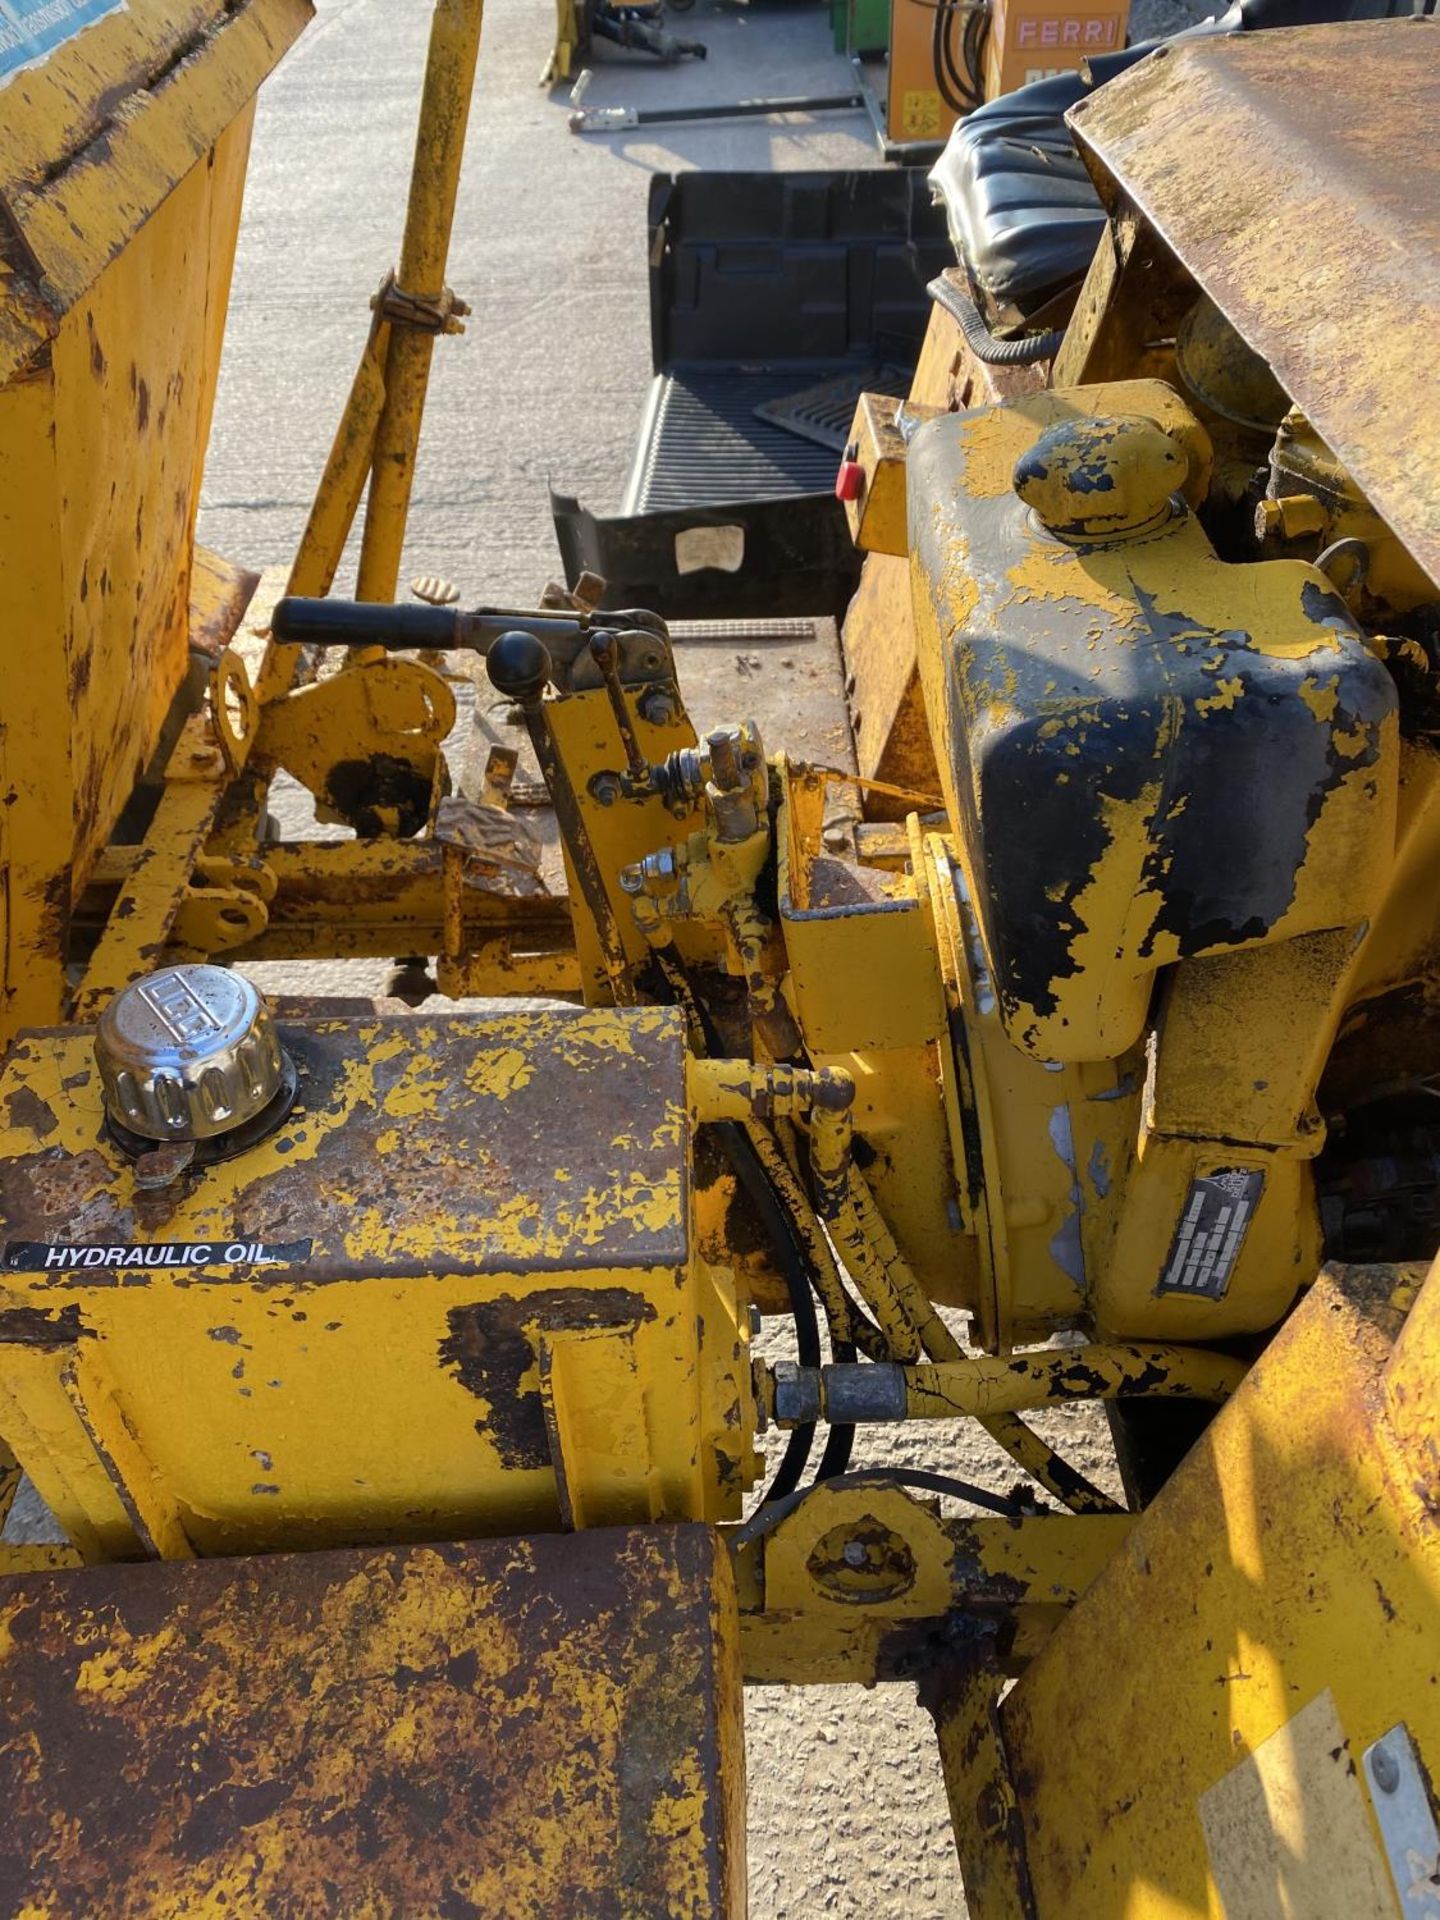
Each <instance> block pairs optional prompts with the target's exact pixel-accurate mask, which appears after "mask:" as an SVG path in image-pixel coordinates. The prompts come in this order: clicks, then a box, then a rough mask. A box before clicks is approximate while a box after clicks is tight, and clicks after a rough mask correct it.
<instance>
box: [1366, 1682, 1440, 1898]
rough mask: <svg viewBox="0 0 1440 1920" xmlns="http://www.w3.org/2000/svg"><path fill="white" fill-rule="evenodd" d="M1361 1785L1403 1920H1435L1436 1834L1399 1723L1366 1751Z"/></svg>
mask: <svg viewBox="0 0 1440 1920" xmlns="http://www.w3.org/2000/svg"><path fill="white" fill-rule="evenodd" d="M1365 1784H1366V1786H1367V1787H1369V1789H1370V1804H1371V1806H1372V1807H1373V1808H1374V1810H1375V1818H1376V1820H1377V1822H1378V1823H1379V1827H1380V1837H1381V1839H1382V1840H1383V1841H1384V1842H1385V1858H1386V1860H1387V1862H1388V1863H1389V1867H1390V1877H1391V1878H1392V1879H1393V1880H1394V1882H1395V1891H1396V1893H1397V1894H1398V1896H1399V1899H1400V1911H1401V1913H1402V1914H1403V1915H1404V1916H1405V1920H1440V1832H1437V1831H1436V1827H1435V1810H1434V1808H1433V1807H1432V1806H1431V1804H1430V1791H1429V1788H1428V1786H1427V1785H1426V1780H1425V1771H1424V1768H1423V1767H1422V1766H1421V1764H1420V1757H1419V1755H1418V1754H1417V1753H1416V1751H1415V1745H1414V1742H1413V1741H1412V1740H1411V1738H1410V1732H1409V1729H1408V1728H1407V1727H1406V1725H1405V1722H1404V1721H1403V1720H1401V1721H1399V1722H1398V1723H1397V1724H1396V1725H1395V1726H1393V1727H1391V1729H1390V1731H1389V1732H1388V1733H1385V1734H1382V1735H1381V1736H1380V1738H1379V1739H1378V1740H1377V1741H1375V1742H1374V1744H1373V1745H1372V1746H1368V1747H1367V1748H1366V1749H1365Z"/></svg>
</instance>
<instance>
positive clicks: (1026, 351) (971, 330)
mask: <svg viewBox="0 0 1440 1920" xmlns="http://www.w3.org/2000/svg"><path fill="white" fill-rule="evenodd" d="M925 291H926V292H927V293H928V294H929V296H930V298H931V299H932V300H933V301H934V302H935V304H936V305H937V306H940V307H943V308H944V309H945V311H946V313H948V314H949V315H950V318H951V319H952V320H953V321H954V322H955V324H956V326H957V327H959V329H960V331H961V333H963V334H964V336H965V344H966V345H967V346H968V347H969V349H970V351H971V352H972V353H973V354H974V355H975V358H976V359H977V360H983V361H984V363H985V365H986V366H987V367H1033V366H1034V365H1035V363H1036V362H1037V361H1038V360H1052V359H1054V357H1055V355H1056V354H1057V353H1058V352H1059V351H1060V343H1061V342H1062V341H1063V340H1064V338H1065V329H1064V328H1063V327H1052V328H1051V329H1050V330H1049V332H1048V333H1027V334H1025V335H1023V336H1022V337H1021V338H1020V339H1018V340H1002V339H1000V337H999V336H998V334H993V333H992V332H991V331H990V329H989V327H987V326H986V324H985V317H984V315H983V314H982V313H981V311H980V309H979V308H978V307H977V306H976V304H975V302H974V301H973V300H972V299H971V298H970V296H969V294H968V293H966V292H964V291H963V289H961V288H960V287H957V286H955V285H954V283H953V282H952V281H949V280H947V279H946V278H945V276H944V274H943V273H942V274H939V275H938V276H937V277H936V278H935V279H934V280H932V281H931V282H930V284H929V286H928V287H926V289H925Z"/></svg>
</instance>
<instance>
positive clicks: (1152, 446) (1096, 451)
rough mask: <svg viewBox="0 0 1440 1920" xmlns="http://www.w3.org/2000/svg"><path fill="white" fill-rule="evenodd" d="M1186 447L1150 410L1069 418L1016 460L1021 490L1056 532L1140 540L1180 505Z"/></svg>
mask: <svg viewBox="0 0 1440 1920" xmlns="http://www.w3.org/2000/svg"><path fill="white" fill-rule="evenodd" d="M1188 477H1189V462H1188V460H1187V459H1186V457H1185V454H1184V451H1183V450H1182V449H1181V448H1180V447H1179V446H1178V445H1177V444H1176V443H1175V441H1174V440H1172V439H1171V438H1170V436H1169V434H1168V433H1166V432H1165V431H1164V430H1163V428H1161V427H1159V426H1157V425H1156V423H1155V422H1154V421H1153V420H1148V419H1146V418H1145V417H1144V415H1142V414H1132V413H1123V414H1114V415H1111V416H1108V417H1102V418H1090V419H1078V420H1061V421H1058V422H1057V423H1056V425H1054V426H1053V427H1049V428H1047V429H1046V431H1045V432H1044V433H1042V434H1041V435H1040V438H1039V439H1038V440H1037V441H1036V442H1035V444H1034V445H1033V446H1031V447H1029V448H1027V449H1026V451H1025V452H1024V453H1022V454H1021V456H1020V458H1019V459H1018V460H1017V461H1016V462H1015V474H1014V485H1015V491H1016V493H1018V494H1019V496H1020V498H1021V499H1022V500H1023V501H1024V502H1025V504H1026V506H1027V507H1029V508H1030V509H1031V510H1032V511H1033V513H1034V514H1035V516H1036V518H1037V519H1038V520H1039V521H1040V522H1041V523H1042V525H1043V526H1044V527H1045V528H1046V529H1047V531H1048V532H1050V533H1053V534H1054V535H1055V536H1056V538H1057V539H1060V540H1065V541H1068V542H1070V543H1072V544H1075V545H1086V546H1090V545H1096V544H1102V545H1103V544H1104V543H1105V542H1107V541H1111V540H1133V539H1134V538H1136V536H1137V535H1140V534H1147V533H1153V532H1154V531H1155V530H1156V529H1157V528H1158V527H1161V526H1163V525H1164V524H1165V522H1166V521H1167V520H1169V519H1170V517H1171V515H1172V514H1173V513H1174V512H1176V511H1177V509H1176V507H1175V506H1174V504H1173V502H1174V498H1175V496H1176V495H1177V494H1179V492H1180V490H1181V488H1182V487H1183V486H1184V484H1185V482H1186V479H1187V478H1188Z"/></svg>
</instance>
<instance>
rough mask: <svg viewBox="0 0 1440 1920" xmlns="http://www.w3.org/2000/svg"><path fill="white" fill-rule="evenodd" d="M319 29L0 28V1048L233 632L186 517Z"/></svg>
mask: <svg viewBox="0 0 1440 1920" xmlns="http://www.w3.org/2000/svg"><path fill="white" fill-rule="evenodd" d="M311 12H312V8H311V4H310V0H124V4H121V0H63V3H62V4H60V5H56V4H55V3H54V0H49V3H48V4H45V5H40V4H38V0H20V3H19V4H18V5H10V6H7V7H6V8H5V9H4V10H3V14H4V18H3V21H0V499H3V502H4V510H3V513H0V633H3V634H4V638H5V674H4V679H3V684H0V798H3V802H4V804H3V806H0V870H3V871H4V873H5V875H6V882H7V884H6V887H5V889H4V892H3V894H0V929H3V953H4V961H3V980H0V1044H3V1043H4V1042H5V1041H7V1040H8V1039H9V1038H10V1037H11V1036H12V1035H13V1034H14V1032H15V1031H16V1029H17V1028H18V1027H19V1026H22V1025H32V1024H35V1023H40V1022H46V1021H51V1020H54V1019H56V1018H57V1017H58V1016H59V1014H60V1011H61V1007H60V1001H61V992H62V986H63V961H64V949H65V940H66V927H67V922H68V917H69V912H70V907H71V904H72V901H73V900H74V899H75V898H76V897H77V896H78V894H79V892H80V890H81V889H82V888H83V887H84V885H85V882H86V879H87V877H88V875H89V873H90V870H91V868H92V866H93V864H94V861H95V858H96V855H97V854H98V852H99V851H100V850H101V849H102V848H103V847H104V846H105V845H106V843H107V841H108V840H109V839H110V837H111V835H112V832H113V831H114V828H115V825H116V822H117V819H118V818H119V816H120V813H121V810H122V808H123V807H124V806H125V804H126V801H127V799H128V798H129V796H130V793H131V790H132V788H133V787H134V785H135V782H136V779H137V776H139V775H140V774H141V773H142V772H143V771H144V770H145V769H146V768H147V767H149V766H150V764H151V763H152V761H153V760H154V759H155V758H156V756H157V752H158V751H159V749H160V747H161V743H162V738H163V737H164V736H165V731H166V722H167V716H170V715H171V712H172V709H173V708H174V707H175V705H176V704H177V694H178V692H179V690H180V688H181V686H182V683H183V682H185V680H186V677H187V667H188V664H189V659H190V652H191V646H192V642H193V643H195V644H196V645H197V646H198V647H199V648H200V650H201V652H202V654H203V653H206V652H208V653H209V654H210V655H212V656H213V654H214V652H215V650H216V648H217V646H219V645H223V644H224V641H225V639H227V638H228V636H229V633H230V632H232V631H233V630H234V627H235V626H236V625H237V624H238V621H239V618H240V614H241V612H242V611H243V607H244V597H243V596H244V584H243V578H242V577H241V576H240V575H239V574H238V571H237V570H226V569H225V568H223V567H221V566H217V565H214V564H210V563H209V562H207V561H206V560H205V559H204V558H203V557H202V559H201V562H200V563H199V565H198V566H197V561H196V551H195V512H196V507H197V503H198V499H199V490H200V476H201V468H202V463H203V458H204V452H205V444H206V440H207V438H208V435H209V430H210V414H211V406H212V403H213V400H214V395H215V385H216V376H217V373H218V369H219V361H220V342H221V335H222V332H223V328H224V321H225V309H226V302H227V298H228V293H229V282H230V269H231V263H232V261H233V258H234V252H235V237H236V230H237V226H238V223H239V217H240V200H241V191H242V188H243V185H244V179H245V168H246V163H247V160H248V155H249V143H250V128H251V121H252V117H253V112H254V97H255V93H256V89H257V88H258V87H259V85H260V82H261V80H262V79H263V78H264V77H265V75H266V74H267V73H269V72H270V70H271V68H272V67H274V66H275V64H276V62H277V61H278V60H279V59H280V57H281V55H282V54H283V53H284V51H285V49H286V48H287V47H288V46H289V45H290V43H291V42H292V41H293V40H294V39H295V37H296V35H297V34H298V33H299V32H300V30H301V29H302V27H304V25H305V24H306V22H307V21H308V20H309V18H310V16H311ZM199 664H200V667H201V670H202V673H203V666H204V661H203V659H202V660H201V661H200V663H199ZM202 685H203V679H202Z"/></svg>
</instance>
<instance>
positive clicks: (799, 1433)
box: [715, 1120, 828, 1506]
mask: <svg viewBox="0 0 1440 1920" xmlns="http://www.w3.org/2000/svg"><path fill="white" fill-rule="evenodd" d="M715 1133H716V1136H717V1137H718V1139H719V1141H720V1144H721V1147H722V1148H723V1149H724V1153H725V1157H726V1159H727V1160H728V1161H729V1162H730V1165H731V1167H732V1168H733V1169H734V1172H735V1178H736V1179H737V1180H738V1181H739V1182H740V1184H741V1186H742V1187H743V1188H744V1189H745V1194H746V1198H747V1199H748V1200H749V1202H750V1204H751V1206H752V1207H754V1209H755V1211H756V1213H757V1214H758V1215H759V1216H760V1220H761V1223H762V1225H763V1226H764V1228H765V1233H766V1237H767V1238H768V1239H769V1241H770V1246H771V1250H772V1252H773V1253H774V1255H775V1259H776V1263H777V1264H778V1266H779V1268H780V1271H781V1272H782V1273H783V1274H784V1276H785V1291H786V1292H787V1293H788V1294H789V1296H790V1311H791V1312H792V1313H793V1314H794V1316H795V1347H796V1351H797V1353H798V1356H799V1360H800V1364H801V1366H802V1367H818V1366H819V1365H820V1323H819V1321H818V1320H817V1319H816V1317H815V1296H814V1293H813V1292H812V1291H811V1287H810V1275H809V1272H808V1270H807V1268H806V1265H805V1257H804V1255H803V1253H802V1252H801V1250H800V1247H799V1245H798V1243H797V1241H796V1238H795V1235H794V1234H793V1233H792V1231H791V1229H790V1216H789V1215H788V1214H787V1213H786V1211H785V1209H784V1207H783V1206H782V1205H781V1204H780V1198H779V1195H778V1194H777V1193H776V1192H775V1189H774V1188H773V1187H772V1186H771V1184H770V1182H769V1180H768V1178H767V1177H766V1173H765V1169H764V1168H763V1167H762V1166H761V1164H760V1160H759V1156H758V1155H757V1154H756V1152H755V1149H754V1148H753V1147H752V1146H751V1144H750V1142H749V1141H748V1140H747V1139H746V1138H745V1131H744V1128H743V1127H741V1126H739V1125H738V1124H737V1123H736V1122H735V1121H733V1120H723V1121H721V1122H720V1123H719V1124H718V1125H717V1126H716V1128H715ZM814 1444H815V1423H814V1421H813V1420H811V1421H807V1422H806V1423H805V1424H804V1425H803V1426H798V1427H793V1428H792V1429H791V1432H790V1438H789V1440H788V1441H787V1442H786V1443H785V1451H784V1453H783V1454H782V1455H781V1456H780V1464H779V1466H778V1467H777V1468H776V1469H775V1475H774V1478H773V1479H772V1480H771V1482H770V1484H769V1486H768V1487H767V1488H766V1489H765V1494H764V1498H763V1499H762V1501H761V1505H762V1506H767V1505H768V1504H769V1503H770V1502H771V1501H772V1500H783V1499H785V1498H786V1496H787V1495H788V1494H792V1493H794V1491H795V1489H796V1488H797V1487H798V1486H799V1484H800V1480H801V1477H802V1475H803V1474H804V1472H805V1468H806V1466H807V1464H808V1463H809V1459H810V1449H811V1447H812V1446H813V1445H814ZM827 1451H828V1449H827Z"/></svg>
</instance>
